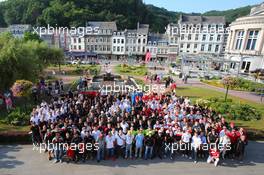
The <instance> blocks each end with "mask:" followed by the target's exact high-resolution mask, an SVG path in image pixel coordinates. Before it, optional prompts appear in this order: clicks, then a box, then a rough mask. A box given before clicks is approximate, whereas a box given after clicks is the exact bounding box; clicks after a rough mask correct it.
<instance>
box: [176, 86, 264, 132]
mask: <svg viewBox="0 0 264 175" xmlns="http://www.w3.org/2000/svg"><path fill="white" fill-rule="evenodd" d="M176 93H177V95H178V96H188V97H190V99H191V100H192V102H195V100H196V99H199V98H205V99H207V98H211V97H224V95H225V93H223V92H219V91H215V90H211V89H207V88H200V87H178V88H177V90H176ZM228 98H230V99H232V100H233V101H234V102H239V103H244V104H248V105H250V106H253V107H255V108H256V109H258V110H259V111H260V112H261V114H262V119H261V120H258V121H240V120H236V121H235V122H236V123H237V124H238V125H239V126H243V127H245V128H253V129H257V130H264V106H263V104H259V103H255V102H252V101H249V100H245V99H242V98H238V97H234V96H228Z"/></svg>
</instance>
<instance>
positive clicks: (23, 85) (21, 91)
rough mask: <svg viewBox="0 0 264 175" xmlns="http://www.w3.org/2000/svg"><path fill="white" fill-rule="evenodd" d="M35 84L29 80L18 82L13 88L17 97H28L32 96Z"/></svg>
mask: <svg viewBox="0 0 264 175" xmlns="http://www.w3.org/2000/svg"><path fill="white" fill-rule="evenodd" d="M32 86H33V83H32V82H30V81H27V80H17V81H16V82H15V83H14V84H13V86H12V87H11V91H12V93H13V95H14V96H15V97H28V96H29V95H30V94H31V88H32Z"/></svg>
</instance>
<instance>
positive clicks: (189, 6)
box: [143, 0, 264, 13]
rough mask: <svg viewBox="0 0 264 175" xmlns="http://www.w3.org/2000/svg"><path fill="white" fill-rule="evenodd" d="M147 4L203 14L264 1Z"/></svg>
mask: <svg viewBox="0 0 264 175" xmlns="http://www.w3.org/2000/svg"><path fill="white" fill-rule="evenodd" d="M143 1H144V2H145V3H146V4H153V5H155V6H158V7H163V8H165V9H167V10H169V11H177V12H186V13H191V12H196V13H203V12H206V11H210V10H228V9H232V8H238V7H243V6H247V5H255V4H259V3H261V2H264V0H143Z"/></svg>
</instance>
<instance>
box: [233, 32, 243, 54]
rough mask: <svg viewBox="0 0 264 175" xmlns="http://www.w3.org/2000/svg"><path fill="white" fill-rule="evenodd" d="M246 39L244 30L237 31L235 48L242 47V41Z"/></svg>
mask: <svg viewBox="0 0 264 175" xmlns="http://www.w3.org/2000/svg"><path fill="white" fill-rule="evenodd" d="M243 39H244V31H242V30H241V31H237V33H236V45H235V49H236V50H240V49H241V47H242V42H243Z"/></svg>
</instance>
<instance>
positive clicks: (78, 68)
mask: <svg viewBox="0 0 264 175" xmlns="http://www.w3.org/2000/svg"><path fill="white" fill-rule="evenodd" d="M60 69H61V71H62V72H65V74H66V75H83V73H85V72H87V71H97V72H98V73H99V72H100V70H101V66H100V65H90V64H88V65H61V67H60ZM52 71H55V72H59V71H60V70H59V66H54V65H51V66H49V67H47V68H46V69H45V70H44V72H46V73H47V72H52Z"/></svg>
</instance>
